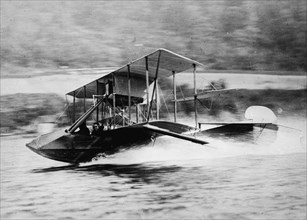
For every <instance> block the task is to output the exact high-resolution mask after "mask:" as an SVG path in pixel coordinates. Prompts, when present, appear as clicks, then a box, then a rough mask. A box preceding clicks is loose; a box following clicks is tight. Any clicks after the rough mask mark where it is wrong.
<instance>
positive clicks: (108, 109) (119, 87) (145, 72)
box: [26, 49, 275, 164]
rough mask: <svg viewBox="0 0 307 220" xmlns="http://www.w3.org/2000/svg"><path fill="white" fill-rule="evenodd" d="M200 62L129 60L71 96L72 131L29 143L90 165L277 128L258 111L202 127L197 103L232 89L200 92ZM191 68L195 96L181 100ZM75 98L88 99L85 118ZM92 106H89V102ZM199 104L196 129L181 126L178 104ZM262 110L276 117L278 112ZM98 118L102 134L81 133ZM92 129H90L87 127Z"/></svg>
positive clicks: (164, 53)
mask: <svg viewBox="0 0 307 220" xmlns="http://www.w3.org/2000/svg"><path fill="white" fill-rule="evenodd" d="M200 66H202V64H201V63H199V62H197V61H195V60H192V59H189V58H187V57H184V56H181V55H179V54H176V53H174V52H171V51H169V50H166V49H158V50H156V51H154V52H152V53H150V54H148V55H146V56H143V57H141V58H139V59H137V60H135V61H133V62H130V63H128V64H126V65H124V66H122V67H120V68H119V69H116V70H114V71H112V72H110V73H108V74H106V75H104V76H102V77H100V78H98V79H96V80H94V81H92V82H90V83H88V84H86V85H83V86H81V87H79V88H77V89H75V90H73V91H71V92H69V93H67V95H68V96H71V97H72V98H73V108H72V109H73V113H72V125H71V126H70V127H69V128H67V129H61V130H58V131H55V132H51V133H48V134H44V135H41V136H39V137H37V138H36V139H34V140H33V141H31V142H30V143H28V144H26V146H27V147H28V148H30V149H31V150H32V151H34V152H36V153H37V154H39V155H41V156H44V157H47V158H50V159H53V160H57V161H62V162H67V163H72V164H78V163H82V162H89V161H91V160H92V159H93V158H97V156H103V157H104V156H107V155H111V154H114V153H116V152H119V151H121V150H124V149H127V148H131V147H136V146H140V145H144V144H147V143H150V142H152V141H153V140H154V139H155V138H157V137H159V136H161V135H168V136H172V137H175V138H178V139H182V140H185V141H191V142H194V143H197V144H201V145H206V144H208V142H207V141H206V140H203V139H201V138H199V137H196V136H195V134H198V133H206V132H207V133H210V132H216V131H217V132H225V130H227V132H229V131H240V132H241V131H243V132H246V131H250V130H252V129H253V128H254V127H255V126H258V127H261V128H265V127H267V126H273V127H274V126H275V125H274V124H273V122H274V121H273V120H271V119H270V120H263V119H259V120H256V121H255V120H254V119H255V117H253V113H252V112H253V111H251V110H252V109H249V110H248V111H246V116H247V117H246V118H248V119H249V120H247V121H241V122H229V123H225V122H222V123H218V122H217V123H207V124H211V125H214V126H215V128H211V129H203V128H202V125H203V124H205V123H201V122H199V119H198V118H199V116H198V113H197V103H198V100H199V99H203V98H208V97H212V96H215V95H220V94H222V93H225V92H228V91H229V90H228V89H220V90H218V89H213V90H210V91H205V92H202V93H199V94H198V91H197V88H196V82H197V79H196V77H197V74H196V69H197V67H200ZM188 69H192V70H193V73H191V77H193V84H194V95H193V97H190V98H189V97H188V98H185V99H178V98H177V94H176V74H178V73H180V72H183V71H187V70H188ZM167 77H172V78H173V92H172V94H173V99H172V100H171V101H172V105H173V110H174V112H173V115H174V119H173V121H167V120H161V119H160V111H159V106H160V104H159V102H160V99H159V81H161V80H163V79H165V78H167ZM76 99H78V100H80V99H81V100H83V114H82V115H81V116H80V117H79V118H77V119H76V108H77V103H76ZM88 100H93V104H92V105H91V106H90V107H89V108H86V106H87V105H86V102H87V101H88ZM182 101H193V102H194V112H195V114H194V117H195V126H190V125H185V124H181V123H177V104H178V103H179V102H182ZM260 108H263V109H264V110H265V111H266V112H269V114H272V115H273V116H272V117H271V118H274V116H275V115H274V113H273V112H272V111H271V110H269V109H266V108H265V107H260ZM90 116H91V117H93V116H94V118H95V121H96V122H99V123H100V124H101V125H102V126H103V127H104V129H103V131H102V132H101V133H100V134H99V135H89V134H84V133H81V132H80V130H81V127H82V126H84V125H86V123H87V120H89V119H90V118H91V117H90ZM86 129H87V128H86Z"/></svg>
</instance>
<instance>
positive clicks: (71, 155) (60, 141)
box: [26, 127, 155, 164]
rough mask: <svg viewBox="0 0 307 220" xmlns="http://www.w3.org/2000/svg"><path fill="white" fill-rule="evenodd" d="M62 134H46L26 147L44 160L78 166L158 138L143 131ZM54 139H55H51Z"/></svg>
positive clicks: (123, 129) (138, 129)
mask: <svg viewBox="0 0 307 220" xmlns="http://www.w3.org/2000/svg"><path fill="white" fill-rule="evenodd" d="M60 133H61V132H60ZM62 133H63V135H58V136H56V135H54V133H50V134H46V135H44V136H41V137H38V138H37V139H34V140H33V141H32V142H30V143H28V144H26V146H27V147H28V148H29V149H31V150H32V151H34V152H35V153H37V154H39V155H41V156H43V157H46V158H49V159H52V160H57V161H62V162H67V163H73V164H78V163H83V162H89V161H91V160H93V158H95V157H97V156H107V155H112V154H114V153H117V152H119V151H121V150H125V149H128V148H132V147H137V146H140V145H143V144H148V143H150V142H151V141H152V140H153V138H155V134H154V133H153V132H150V131H148V130H146V129H144V128H142V127H123V128H119V129H114V130H109V131H104V132H103V135H102V136H100V137H96V136H84V135H78V134H70V133H65V132H62ZM52 136H56V138H54V139H52V138H51V137H52ZM46 139H50V140H46Z"/></svg>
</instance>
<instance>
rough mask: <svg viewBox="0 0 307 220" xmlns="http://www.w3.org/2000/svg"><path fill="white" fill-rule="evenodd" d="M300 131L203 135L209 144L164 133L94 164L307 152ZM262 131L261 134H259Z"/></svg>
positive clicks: (281, 128)
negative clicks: (252, 136) (251, 136)
mask: <svg viewBox="0 0 307 220" xmlns="http://www.w3.org/2000/svg"><path fill="white" fill-rule="evenodd" d="M302 134H303V133H302V132H299V131H296V130H291V129H288V128H283V127H280V129H279V131H278V132H277V136H276V137H270V135H268V136H269V137H266V138H268V139H270V138H272V139H274V138H276V140H275V141H272V142H270V143H267V142H265V141H264V142H262V141H260V137H259V141H255V142H246V141H234V140H233V139H224V140H221V139H215V138H206V141H208V142H209V143H210V144H208V145H199V144H194V143H191V142H187V141H183V140H179V139H176V138H172V137H167V136H163V137H160V138H157V140H156V141H155V142H153V143H151V144H149V145H146V146H140V147H139V148H135V149H130V150H126V151H123V152H120V153H118V154H116V155H113V156H111V157H108V158H102V159H98V160H97V161H94V162H92V163H93V164H100V163H115V164H133V163H147V162H162V161H163V162H171V161H173V162H175V161H176V162H175V163H178V162H179V161H180V162H184V161H186V162H187V161H189V162H191V160H212V159H216V158H224V157H236V156H244V155H281V154H292V153H306V136H303V135H302ZM261 135H264V134H261Z"/></svg>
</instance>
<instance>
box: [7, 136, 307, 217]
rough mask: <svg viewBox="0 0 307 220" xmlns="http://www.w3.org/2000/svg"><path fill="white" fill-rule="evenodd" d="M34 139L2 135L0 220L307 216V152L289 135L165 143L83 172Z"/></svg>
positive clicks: (85, 166)
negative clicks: (269, 141) (40, 148)
mask: <svg viewBox="0 0 307 220" xmlns="http://www.w3.org/2000/svg"><path fill="white" fill-rule="evenodd" d="M29 140H30V139H29V138H23V137H18V136H11V137H2V138H1V219H305V218H306V147H305V145H302V146H299V144H298V143H296V142H293V141H292V140H289V139H288V138H287V139H286V138H284V139H281V140H280V141H279V142H276V143H274V144H273V145H271V146H262V145H247V144H235V143H226V142H224V143H223V142H217V143H216V147H214V148H205V147H199V146H196V145H195V144H190V143H189V144H186V142H180V141H176V140H174V139H172V138H166V139H164V140H163V139H162V141H160V142H157V143H156V145H155V146H147V147H144V148H142V149H135V150H129V151H127V152H123V153H120V154H118V155H115V156H114V157H112V158H108V159H101V160H98V161H95V162H91V163H87V164H82V165H81V166H79V167H73V166H67V165H66V164H64V163H60V162H55V161H52V160H49V159H46V158H43V157H40V156H39V155H36V154H34V153H33V152H31V151H30V150H28V149H27V148H26V147H25V146H24V144H25V143H26V142H29ZM166 143H168V144H166ZM166 145H167V146H166Z"/></svg>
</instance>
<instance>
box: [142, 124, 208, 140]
mask: <svg viewBox="0 0 307 220" xmlns="http://www.w3.org/2000/svg"><path fill="white" fill-rule="evenodd" d="M143 127H145V128H147V129H148V130H150V131H154V132H156V133H159V134H164V135H168V136H172V137H176V138H179V139H182V140H187V141H191V142H194V143H197V144H209V142H207V141H203V140H200V139H197V138H194V137H190V136H186V135H183V134H178V133H175V132H172V131H169V130H167V129H163V128H159V127H156V126H153V125H149V124H145V125H143Z"/></svg>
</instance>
